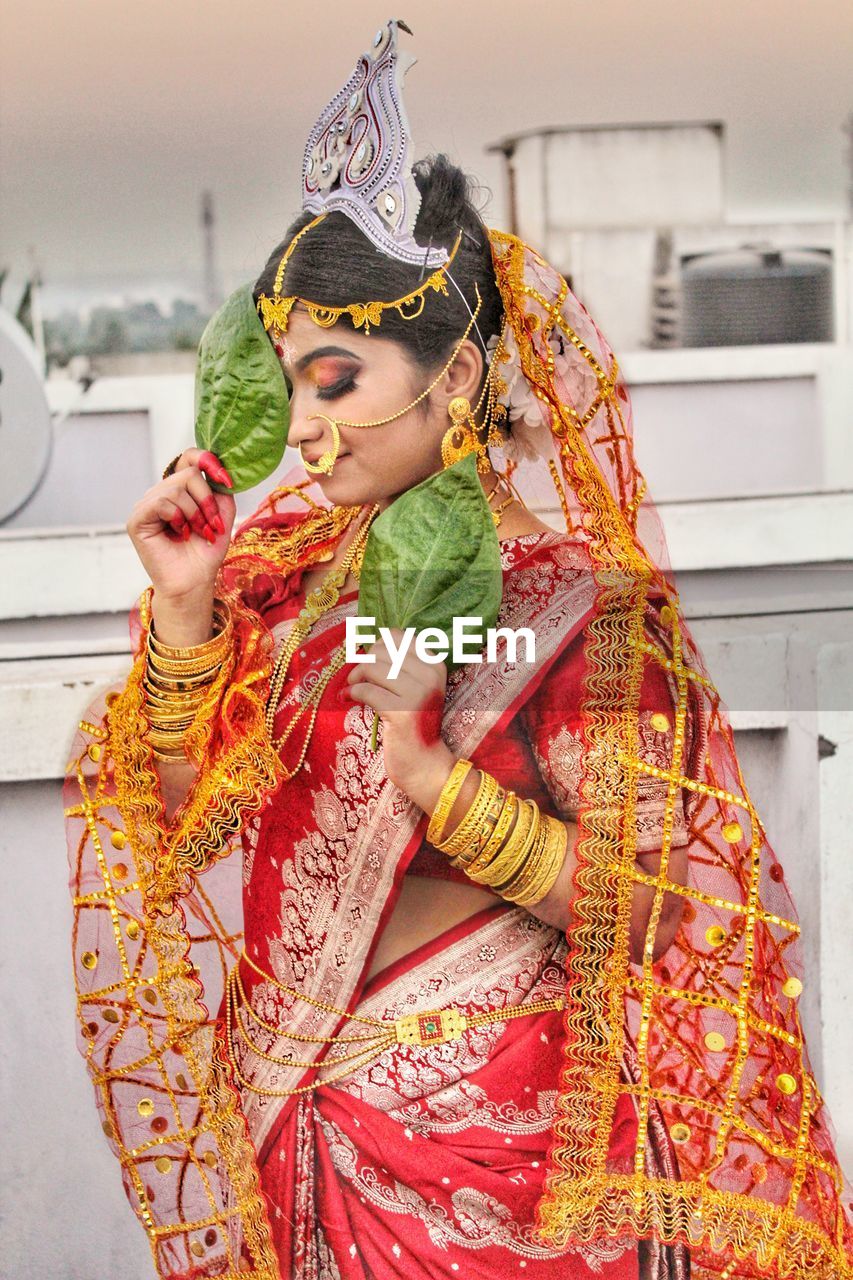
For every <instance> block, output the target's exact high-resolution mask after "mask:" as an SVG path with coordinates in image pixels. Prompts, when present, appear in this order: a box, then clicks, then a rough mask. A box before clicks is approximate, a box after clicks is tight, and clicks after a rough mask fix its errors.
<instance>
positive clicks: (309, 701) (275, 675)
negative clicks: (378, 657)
mask: <svg viewBox="0 0 853 1280" xmlns="http://www.w3.org/2000/svg"><path fill="white" fill-rule="evenodd" d="M378 511H379V506H378V504H376V505H375V506H374V507H373V509H372V510H371V512H370V514H369V516H368V517H367V519H366V520H365V522H364V524H363V525H362V527H361V528H360V529H359V530H358V532H357V533H356V535H355V537H354V538H353V540H352V542H351V543H350V545H349V547H348V548H347V551H346V555H345V556H344V559H343V561H342V562H341V564H340V565H339V566H338V568H337V569H331V570H330V571H329V572H328V573H327V574H326V576H325V578H324V579H323V581H322V582H321V584H320V586H319V587H315V588H314V590H313V591H311V592H309V594H308V596H307V597H306V600H305V604H304V606H303V607H302V609H301V610H300V612H299V615H298V617H297V619H296V622H295V623H294V625H293V629H292V630H291V632H290V635H289V636H288V637H287V640H286V641H285V643H284V644H283V645H282V647H281V649H280V651H279V653H278V655H277V657H276V660H275V664H274V666H273V670H272V675H271V676H270V692H269V698H268V700H267V707H266V713H265V716H264V720H265V724H266V730H267V736H268V738H269V741H270V742H271V743H272V745H273V746H274V747H275V749H276V751H280V750H281V747H282V746H283V745H284V743H285V742H286V741H287V739H288V738H289V737H290V735H291V733H292V732H293V730H294V729H295V727H296V725H297V723H298V722H299V720H301V718H302V716H303V715H304V714H305V712H306V711H308V710H309V708H310V710H311V719H310V722H309V724H308V729H307V731H306V734H305V739H304V741H303V744H302V750H301V752H300V755H299V760H298V761H297V763H296V764H295V766H294V767H293V769H291V770H286V771H285V780H288V779H290V778H292V777H293V776H294V774H296V773H297V772H298V771H299V769H301V767H302V764H303V762H304V760H305V756H306V755H307V753H308V744H309V742H310V741H311V734H312V732H313V730H314V721H315V720H316V718H317V711H318V703H319V701H320V697H321V695H322V693H323V690H324V689H325V688H326V686H327V685H328V683H329V681H330V680H331V679H332V677H333V676H334V674H335V672H336V671H339V670H340V669H341V667H342V666H343V663H344V660H345V656H346V649H345V646H344V645H341V646H340V648H339V649H337V650H336V651H335V654H334V655H333V657H332V660H331V662H330V663H329V664H328V666H327V667H326V668H325V670H324V672H323V674H322V676H321V678H320V679H319V680H318V682H317V684H316V685H315V686H314V687H313V688H312V690H311V692H310V693H309V694H308V697H307V698H306V699H305V701H304V702H303V703H302V704H301V705H300V706H299V708H298V709H297V711H296V713H295V715H294V716H293V717H292V718H291V720H290V722H289V723H288V725H287V728H286V729H285V730H284V732H283V733H282V734H280V735H279V736H278V737H277V738H276V737H275V736H274V732H273V726H274V724H275V717H276V713H277V711H278V706H279V702H280V700H281V693H282V689H283V688H284V682H285V680H286V679H287V672H288V669H289V667H290V662H291V659H292V657H293V655H294V653H295V652H296V650H297V649H298V648H299V646H300V644H302V642H303V641H304V640H305V637H306V636H307V635H308V633H309V631H310V630H311V628H312V627H313V625H314V623H315V622H316V621H317V620H318V618H321V617H322V616H323V614H324V613H328V611H329V610H330V609H331V608H333V607H334V605H336V604H337V602H338V599H339V597H340V592H341V587H342V586H343V584H344V582H345V581H346V578H347V575H348V573H349V571H350V569H352V572H353V574H354V575H355V577H356V578H358V577H359V574H360V572H361V561H362V559H363V557H364V549H365V546H366V545H367V536H368V534H369V532H370V526H371V524H372V522H373V520H374V518H375V516H376V515H377V513H378Z"/></svg>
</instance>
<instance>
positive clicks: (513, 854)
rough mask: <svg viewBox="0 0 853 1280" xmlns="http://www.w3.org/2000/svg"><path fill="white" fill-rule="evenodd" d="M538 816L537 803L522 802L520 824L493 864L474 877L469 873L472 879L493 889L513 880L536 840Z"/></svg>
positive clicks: (532, 801)
mask: <svg viewBox="0 0 853 1280" xmlns="http://www.w3.org/2000/svg"><path fill="white" fill-rule="evenodd" d="M538 816H539V806H538V805H537V803H536V801H535V800H527V799H524V800H522V801H521V808H520V811H519V815H518V822H517V824H516V827H515V829H514V830H513V831H511V832H510V835H509V837H508V839H507V841H506V843H505V844H504V846H503V848H501V849H499V850H498V852H497V853H496V854H495V856H494V858H492V860H491V862H489V863H488V864H487V865H486V866H485V867H483V868H482V869H481V870H479V871H476V872H475V873H474V874H473V875H472V874H471V872H470V871H469V873H468V874H469V875H470V876H471V879H472V880H475V881H476V882H477V883H478V884H487V885H489V886H490V887H491V888H495V887H496V886H497V885H499V884H504V883H505V882H506V881H507V880H509V879H511V878H512V875H513V873H514V871H517V870H518V869H519V868H520V867H521V866H522V864H523V863H524V861H525V859H526V858H527V855H528V853H529V851H530V849H531V846H532V844H533V842H534V840H535V838H536V832H537V827H538V821H537V819H538Z"/></svg>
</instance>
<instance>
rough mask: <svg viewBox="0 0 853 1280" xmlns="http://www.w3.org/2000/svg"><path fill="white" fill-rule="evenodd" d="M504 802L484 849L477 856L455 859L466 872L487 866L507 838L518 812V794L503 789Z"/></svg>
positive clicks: (456, 863)
mask: <svg viewBox="0 0 853 1280" xmlns="http://www.w3.org/2000/svg"><path fill="white" fill-rule="evenodd" d="M501 791H502V792H503V802H502V804H501V808H500V812H499V813H498V817H497V821H496V822H495V824H494V826H493V828H492V831H491V834H490V836H489V838H488V840H487V841H486V843H485V844H484V845H483V847H482V849H481V850H480V852H479V853H478V854H476V856H473V857H468V858H466V857H465V855H464V854H460V855H459V857H457V858H455V859H454V860H453V865H454V866H457V867H460V868H461V870H463V871H464V872H465V873H466V874H467V873H468V872H469V871H474V872H477V871H478V870H479V869H480V868H481V867H485V866H487V865H488V864H489V863H490V862H491V860H492V858H493V857H494V856H495V854H496V853H497V852H498V850H499V849H500V848H502V847H503V843H504V841H505V839H506V836H507V832H508V831H509V829H510V827H511V826H512V825H513V819H514V818H515V816H516V814H517V812H518V796H517V795H516V794H515V792H514V791H503V788H501Z"/></svg>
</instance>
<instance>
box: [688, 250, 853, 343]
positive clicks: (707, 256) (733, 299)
mask: <svg viewBox="0 0 853 1280" xmlns="http://www.w3.org/2000/svg"><path fill="white" fill-rule="evenodd" d="M681 289H682V341H683V344H684V346H685V347H726V346H742V345H746V344H749V343H765V342H832V340H833V303H832V254H831V252H830V251H829V250H828V249H808V248H797V249H776V248H773V247H772V246H770V245H763V244H762V245H744V246H743V248H741V249H736V250H734V251H731V250H729V251H714V252H710V253H700V254H690V255H684V256H682V258H681Z"/></svg>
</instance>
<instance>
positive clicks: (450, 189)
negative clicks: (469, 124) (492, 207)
mask: <svg viewBox="0 0 853 1280" xmlns="http://www.w3.org/2000/svg"><path fill="white" fill-rule="evenodd" d="M412 176H413V178H414V180H415V185H416V186H417V188H418V191H419V192H420V194H421V207H420V210H419V212H418V216H417V220H416V221H415V228H414V237H415V239H416V240H417V241H418V243H419V244H424V245H426V244H428V243H429V242H430V240H432V243H433V244H436V245H442V246H443V247H444V248H446V249H449V248H451V247H452V245H453V243H454V241H455V240H456V237H457V236H458V234H459V232H460V230H464V231H468V232H474V233H475V234H476V233H477V232H480V234H478V235H477V240H478V241H480V240H481V239H482V234H481V233H482V223H481V221H480V217H479V215H478V213H477V210H476V209H475V207H474V203H473V200H472V194H473V191H474V184H473V183H472V182H471V180H470V178H469V177H468V175H467V174H465V173H463V171H462V170H461V169H460V168H459V166H458V165H455V164H453V163H452V162H451V161H450V160H449V159H448V157H447V156H446V155H443V154H439V155H434V156H427V157H426V158H425V159H423V160H419V161H418V162H417V164H415V165H413V167H412Z"/></svg>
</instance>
